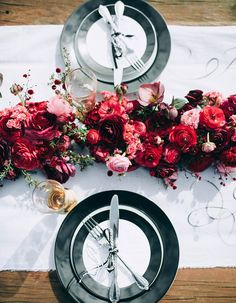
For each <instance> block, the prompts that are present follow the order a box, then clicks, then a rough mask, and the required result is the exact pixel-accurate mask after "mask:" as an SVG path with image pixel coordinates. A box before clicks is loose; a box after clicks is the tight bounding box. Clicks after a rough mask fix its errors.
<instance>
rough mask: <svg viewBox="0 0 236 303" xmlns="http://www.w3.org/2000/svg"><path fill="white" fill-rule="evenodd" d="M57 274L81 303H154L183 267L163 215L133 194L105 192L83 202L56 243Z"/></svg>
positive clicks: (151, 204) (71, 215) (168, 224)
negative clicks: (179, 265) (180, 264)
mask: <svg viewBox="0 0 236 303" xmlns="http://www.w3.org/2000/svg"><path fill="white" fill-rule="evenodd" d="M54 255H55V264H56V270H57V273H58V276H59V279H60V280H61V282H62V284H63V286H64V288H65V289H66V291H67V292H68V293H69V294H70V295H71V296H72V297H73V298H74V299H75V300H76V301H77V302H95V301H96V302H108V301H110V302H122V301H125V302H127V301H129V302H135V303H138V302H143V300H148V302H150V303H151V302H153V303H154V302H156V301H157V300H159V299H161V298H162V297H163V296H164V294H165V293H166V292H167V290H168V289H169V287H170V286H171V284H172V282H173V280H174V278H175V275H176V271H177V268H178V262H179V244H178V239H177V235H176V232H175V230H174V227H173V225H172V224H171V222H170V220H169V219H168V217H167V216H166V215H165V213H164V212H163V211H162V210H161V209H160V208H159V207H158V206H156V205H155V204H154V203H153V202H152V201H150V200H148V199H147V198H145V197H143V196H141V195H139V194H136V193H133V192H129V191H122V190H117V191H116V190H112V191H104V192H100V193H97V194H94V195H92V196H89V197H88V198H86V199H84V200H83V201H81V202H79V204H78V205H77V206H75V207H74V208H73V210H72V211H71V212H69V214H68V215H67V216H66V218H65V219H64V221H63V223H62V225H61V227H60V229H59V231H58V234H57V238H56V242H55V251H54Z"/></svg>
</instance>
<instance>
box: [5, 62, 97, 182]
mask: <svg viewBox="0 0 236 303" xmlns="http://www.w3.org/2000/svg"><path fill="white" fill-rule="evenodd" d="M56 74H57V78H63V77H64V73H61V70H60V69H59V68H58V69H57V70H56ZM23 77H24V78H25V79H26V84H24V85H19V84H14V85H12V87H11V88H10V90H11V92H12V94H13V95H15V96H17V97H18V98H19V100H20V103H18V104H16V105H15V106H13V107H10V108H6V109H3V110H1V111H0V180H3V179H8V180H15V179H17V178H18V177H19V176H20V175H22V174H23V176H24V178H25V179H26V181H27V182H28V183H30V184H32V185H35V184H37V180H35V179H34V178H33V177H32V176H31V174H29V172H34V171H37V170H41V171H43V172H44V173H45V174H46V177H47V178H49V179H55V180H57V181H59V182H60V183H64V182H66V181H67V180H68V179H69V177H71V176H74V175H75V172H76V169H75V165H76V164H78V165H79V166H80V168H81V170H82V169H84V168H85V167H86V166H87V165H89V164H92V163H93V159H92V157H90V156H89V155H82V154H80V153H78V152H77V151H76V145H78V144H79V145H81V143H82V142H83V141H84V140H85V136H86V132H85V130H83V129H81V128H79V127H78V126H77V125H76V122H77V120H76V115H75V114H74V112H73V107H72V106H71V105H70V104H69V102H68V100H67V99H66V98H65V97H64V96H63V94H62V92H61V91H59V90H58V86H59V85H60V86H61V85H63V84H62V82H61V80H59V79H54V84H53V85H54V86H53V87H52V88H53V90H54V91H55V96H54V97H53V98H52V99H50V100H47V101H40V102H35V101H32V98H33V96H34V90H33V89H32V87H29V77H30V74H29V73H28V74H24V75H23ZM51 80H52V79H51Z"/></svg>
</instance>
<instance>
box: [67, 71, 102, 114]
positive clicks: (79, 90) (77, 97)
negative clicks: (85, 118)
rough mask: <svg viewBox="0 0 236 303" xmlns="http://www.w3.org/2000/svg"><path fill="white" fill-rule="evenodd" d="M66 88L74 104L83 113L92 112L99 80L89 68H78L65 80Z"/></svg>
mask: <svg viewBox="0 0 236 303" xmlns="http://www.w3.org/2000/svg"><path fill="white" fill-rule="evenodd" d="M65 87H66V90H67V92H68V93H69V95H70V97H71V99H72V103H73V105H74V106H76V108H77V109H78V110H79V111H80V112H81V113H87V112H89V111H91V110H92V109H93V108H94V106H95V103H96V90H97V78H96V76H95V74H94V73H93V72H92V71H91V70H89V69H87V68H83V67H80V68H77V69H74V70H72V71H71V72H69V73H68V74H67V76H66V78H65Z"/></svg>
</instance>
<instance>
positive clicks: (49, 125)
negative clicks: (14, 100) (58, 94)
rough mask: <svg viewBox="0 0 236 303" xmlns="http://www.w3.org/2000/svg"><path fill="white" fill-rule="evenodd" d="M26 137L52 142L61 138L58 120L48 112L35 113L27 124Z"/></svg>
mask: <svg viewBox="0 0 236 303" xmlns="http://www.w3.org/2000/svg"><path fill="white" fill-rule="evenodd" d="M25 134H26V136H27V137H28V138H29V139H31V140H52V139H54V138H55V137H59V136H60V134H61V133H60V131H59V130H58V125H57V118H56V116H55V115H54V114H50V113H49V112H47V111H41V112H36V113H33V114H32V115H31V117H30V119H29V120H28V121H27V123H26V128H25Z"/></svg>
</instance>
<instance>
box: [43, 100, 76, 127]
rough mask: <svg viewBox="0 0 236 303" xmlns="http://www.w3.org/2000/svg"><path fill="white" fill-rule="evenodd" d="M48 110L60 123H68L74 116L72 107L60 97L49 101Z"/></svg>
mask: <svg viewBox="0 0 236 303" xmlns="http://www.w3.org/2000/svg"><path fill="white" fill-rule="evenodd" d="M47 110H48V112H49V113H51V114H54V115H56V116H57V119H58V121H59V122H67V121H68V118H69V117H70V116H71V115H72V107H71V106H70V104H69V103H68V102H67V101H66V100H65V99H63V98H62V97H61V96H59V95H56V96H55V97H54V98H52V99H51V100H50V101H48V105H47Z"/></svg>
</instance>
